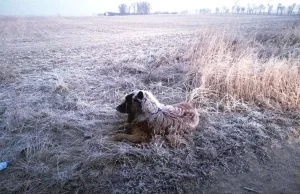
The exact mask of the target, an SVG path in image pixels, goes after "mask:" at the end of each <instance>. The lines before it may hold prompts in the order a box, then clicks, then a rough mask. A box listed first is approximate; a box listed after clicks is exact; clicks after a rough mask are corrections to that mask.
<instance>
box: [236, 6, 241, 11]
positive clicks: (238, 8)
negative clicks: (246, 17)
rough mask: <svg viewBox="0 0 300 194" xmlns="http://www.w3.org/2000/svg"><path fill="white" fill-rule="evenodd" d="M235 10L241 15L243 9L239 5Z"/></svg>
mask: <svg viewBox="0 0 300 194" xmlns="http://www.w3.org/2000/svg"><path fill="white" fill-rule="evenodd" d="M235 9H236V13H240V11H241V7H240V6H239V5H237V6H236V8H235Z"/></svg>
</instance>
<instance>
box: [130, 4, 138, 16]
mask: <svg viewBox="0 0 300 194" xmlns="http://www.w3.org/2000/svg"><path fill="white" fill-rule="evenodd" d="M136 4H137V3H131V8H132V9H133V13H134V14H135V13H136Z"/></svg>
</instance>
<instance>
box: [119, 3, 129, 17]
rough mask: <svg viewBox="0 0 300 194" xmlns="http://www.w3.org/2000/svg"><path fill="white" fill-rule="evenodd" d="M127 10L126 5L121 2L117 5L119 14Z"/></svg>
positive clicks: (123, 13)
mask: <svg viewBox="0 0 300 194" xmlns="http://www.w3.org/2000/svg"><path fill="white" fill-rule="evenodd" d="M126 10H127V5H126V4H124V3H122V4H120V5H119V13H120V15H125V14H126Z"/></svg>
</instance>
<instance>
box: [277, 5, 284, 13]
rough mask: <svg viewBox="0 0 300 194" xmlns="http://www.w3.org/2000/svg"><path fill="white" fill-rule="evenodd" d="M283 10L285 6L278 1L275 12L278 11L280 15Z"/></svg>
mask: <svg viewBox="0 0 300 194" xmlns="http://www.w3.org/2000/svg"><path fill="white" fill-rule="evenodd" d="M284 10H285V7H284V6H283V5H282V4H281V3H278V5H277V14H279V12H280V15H282V12H284Z"/></svg>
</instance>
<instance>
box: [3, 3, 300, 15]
mask: <svg viewBox="0 0 300 194" xmlns="http://www.w3.org/2000/svg"><path fill="white" fill-rule="evenodd" d="M139 1H147V2H149V3H150V4H151V7H152V9H151V12H155V11H169V12H172V11H177V12H180V11H182V10H195V9H200V8H211V9H212V10H214V9H215V8H216V7H223V6H226V7H232V6H233V5H234V4H235V2H236V1H237V0H0V15H23V16H51V15H65V16H89V15H93V14H98V13H103V12H106V11H113V12H118V5H119V4H121V3H125V4H131V3H133V2H139ZM249 2H250V3H251V4H256V5H260V4H265V5H267V4H268V3H269V2H270V3H271V4H273V5H274V7H275V6H276V5H277V4H278V3H282V4H283V5H285V6H287V5H291V4H293V3H296V4H300V0H281V1H280V0H239V1H238V3H237V4H238V5H240V6H246V5H247V4H248V3H249Z"/></svg>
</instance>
